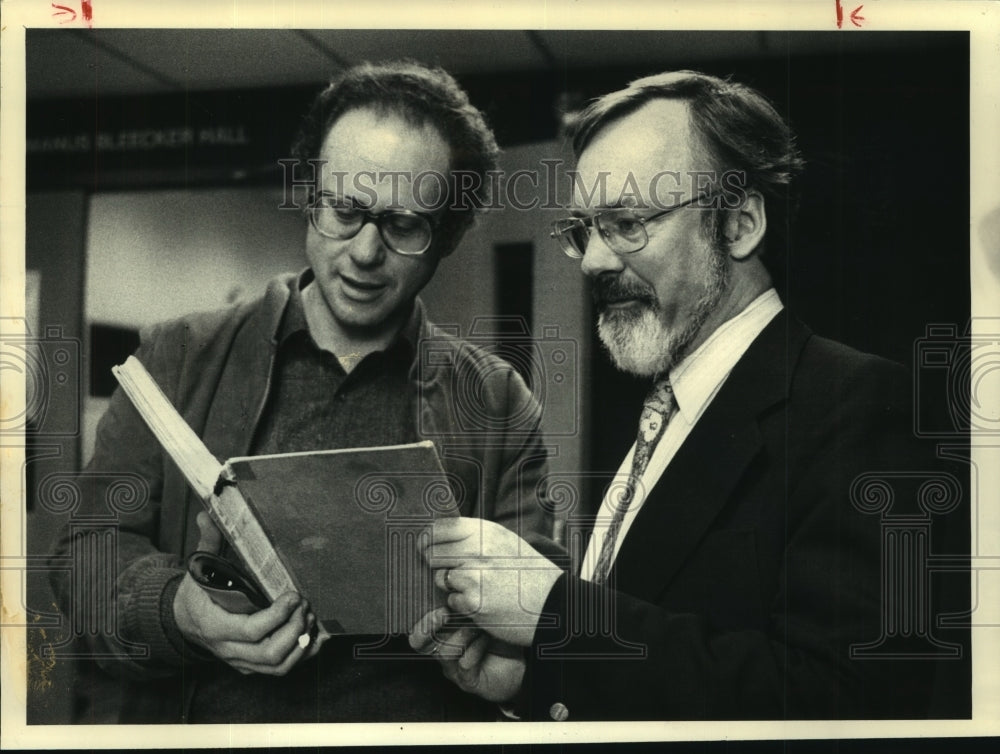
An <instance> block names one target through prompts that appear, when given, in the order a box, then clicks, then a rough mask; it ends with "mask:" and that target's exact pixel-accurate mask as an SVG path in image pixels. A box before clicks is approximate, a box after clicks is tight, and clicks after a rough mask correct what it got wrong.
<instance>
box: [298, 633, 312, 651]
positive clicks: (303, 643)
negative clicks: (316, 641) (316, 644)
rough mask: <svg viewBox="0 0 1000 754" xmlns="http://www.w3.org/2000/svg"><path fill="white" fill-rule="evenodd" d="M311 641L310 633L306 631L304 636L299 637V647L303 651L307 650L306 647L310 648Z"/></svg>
mask: <svg viewBox="0 0 1000 754" xmlns="http://www.w3.org/2000/svg"><path fill="white" fill-rule="evenodd" d="M309 641H310V638H309V632H308V631H306V632H305V633H304V634H302V636H300V637H299V646H300V647H301V648H302V649H305V648H306V647H308V646H309Z"/></svg>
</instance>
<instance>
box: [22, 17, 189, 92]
mask: <svg viewBox="0 0 1000 754" xmlns="http://www.w3.org/2000/svg"><path fill="white" fill-rule="evenodd" d="M25 76H26V80H25V83H26V93H27V96H28V97H32V98H35V97H79V96H89V95H94V94H98V95H102V94H104V95H111V94H120V93H123V92H163V91H170V89H171V87H170V86H169V85H167V84H165V83H163V82H162V81H160V80H159V79H158V78H157V77H156V76H153V75H150V74H149V73H146V72H144V71H142V70H140V69H138V68H136V67H134V66H132V65H130V64H129V63H128V62H127V61H123V60H121V59H119V58H118V57H116V56H115V55H113V54H110V53H108V52H107V51H105V50H103V49H101V48H100V47H97V46H95V45H94V44H92V43H91V42H90V41H89V39H88V38H87V36H86V34H80V33H78V32H76V31H74V30H70V29H28V30H27V33H26V35H25Z"/></svg>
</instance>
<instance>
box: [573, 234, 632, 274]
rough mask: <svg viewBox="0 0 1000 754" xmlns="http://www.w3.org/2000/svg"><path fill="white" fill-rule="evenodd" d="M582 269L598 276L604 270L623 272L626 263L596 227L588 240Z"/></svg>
mask: <svg viewBox="0 0 1000 754" xmlns="http://www.w3.org/2000/svg"><path fill="white" fill-rule="evenodd" d="M580 269H581V270H582V271H583V274H584V275H588V276H590V277H597V276H598V275H600V274H601V273H603V272H621V271H622V270H623V269H625V265H624V263H623V262H622V258H621V256H619V255H618V254H616V253H615V252H614V251H612V250H611V248H610V247H609V246H608V245H607V243H605V241H604V238H603V237H602V236H601V234H600V232H599V231H598V230H597V229H596V228H594V229H593V230H591V232H590V237H589V238H588V240H587V248H586V249H585V250H584V253H583V259H582V260H581V262H580Z"/></svg>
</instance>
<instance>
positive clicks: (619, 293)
mask: <svg viewBox="0 0 1000 754" xmlns="http://www.w3.org/2000/svg"><path fill="white" fill-rule="evenodd" d="M590 293H591V296H592V297H593V300H594V305H595V306H596V307H597V309H598V310H599V311H600V310H602V309H604V307H606V306H608V305H609V304H615V303H618V302H620V301H636V302H638V303H643V304H646V305H647V306H651V307H654V308H655V307H656V306H657V303H656V296H655V294H654V293H653V289H652V288H650V287H649V286H647V285H645V284H643V283H638V282H629V281H625V280H622V279H621V278H618V277H599V278H596V279H595V280H594V281H593V287H592V288H591V291H590Z"/></svg>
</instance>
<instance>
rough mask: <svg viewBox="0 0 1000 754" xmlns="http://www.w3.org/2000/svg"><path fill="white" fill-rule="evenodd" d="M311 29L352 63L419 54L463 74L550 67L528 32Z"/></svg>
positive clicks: (329, 47)
mask: <svg viewBox="0 0 1000 754" xmlns="http://www.w3.org/2000/svg"><path fill="white" fill-rule="evenodd" d="M307 33H308V34H311V35H313V36H314V37H315V38H316V40H317V41H319V42H320V43H321V44H322V45H323V46H324V47H325V48H326V49H328V50H330V51H332V52H333V53H334V54H335V55H337V56H338V57H340V58H342V59H344V60H346V61H347V62H348V63H357V62H360V61H363V60H370V61H377V60H385V59H387V58H393V59H398V58H414V59H416V60H420V61H422V62H425V63H432V64H436V65H440V66H441V67H442V68H444V69H446V70H448V71H451V72H452V73H459V74H462V73H485V72H489V71H518V70H529V69H533V68H543V67H544V66H545V58H544V56H543V55H542V53H541V52H540V51H539V50H538V48H537V47H536V46H535V45H534V44H533V43H532V41H531V39H530V38H529V36H528V35H527V34H526V33H524V32H523V31H488V30H479V31H452V30H428V29H397V30H371V29H349V30H344V29H313V30H310V31H309V32H307Z"/></svg>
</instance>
